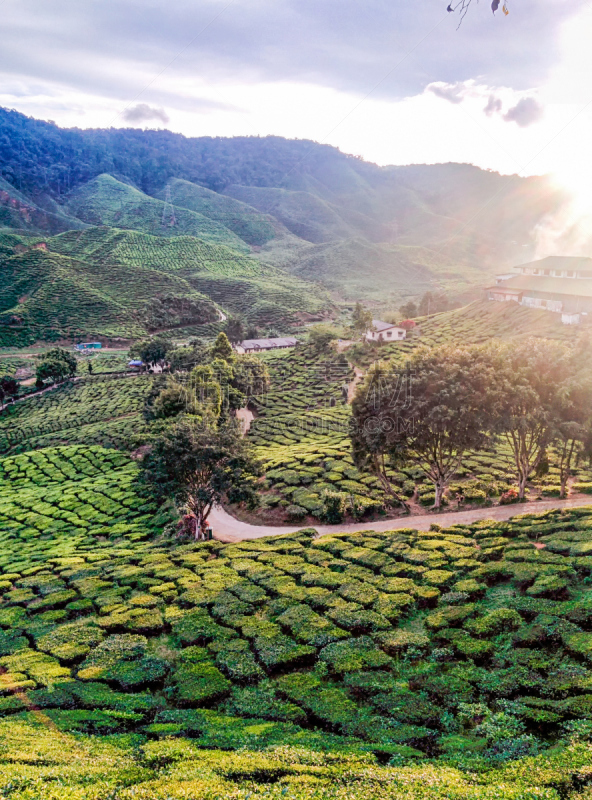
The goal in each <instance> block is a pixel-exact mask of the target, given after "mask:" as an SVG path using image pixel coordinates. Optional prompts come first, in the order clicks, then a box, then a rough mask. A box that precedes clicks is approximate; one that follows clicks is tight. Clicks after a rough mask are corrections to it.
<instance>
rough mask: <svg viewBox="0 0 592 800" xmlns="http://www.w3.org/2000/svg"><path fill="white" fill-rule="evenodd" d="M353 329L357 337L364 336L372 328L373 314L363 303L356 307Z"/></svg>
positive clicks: (353, 316)
mask: <svg viewBox="0 0 592 800" xmlns="http://www.w3.org/2000/svg"><path fill="white" fill-rule="evenodd" d="M351 327H352V330H353V332H354V334H355V335H356V336H363V335H364V334H365V333H366V331H369V330H370V329H371V328H372V312H371V311H368V309H366V308H364V306H363V305H362V304H361V303H356V305H355V306H354V310H353V313H352V324H351Z"/></svg>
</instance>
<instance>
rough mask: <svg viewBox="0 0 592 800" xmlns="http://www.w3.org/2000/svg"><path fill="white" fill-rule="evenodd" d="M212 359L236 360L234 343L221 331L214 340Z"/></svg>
mask: <svg viewBox="0 0 592 800" xmlns="http://www.w3.org/2000/svg"><path fill="white" fill-rule="evenodd" d="M211 357H212V359H215V358H220V359H222V360H223V361H233V360H234V357H235V356H234V350H233V349H232V345H231V344H230V342H229V341H228V336H227V335H226V334H225V333H224V332H223V331H221V332H220V333H219V334H218V337H217V339H216V341H215V342H214V346H213V348H212V352H211Z"/></svg>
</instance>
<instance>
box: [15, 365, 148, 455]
mask: <svg viewBox="0 0 592 800" xmlns="http://www.w3.org/2000/svg"><path fill="white" fill-rule="evenodd" d="M93 364H94V365H95V370H98V369H99V368H98V367H97V366H96V364H97V360H96V359H93ZM158 380H159V378H158V377H152V376H150V375H128V376H124V377H119V376H117V375H93V376H92V377H91V376H87V375H85V376H84V377H83V378H82V380H80V379H79V380H77V381H76V382H75V383H72V382H68V383H65V384H63V385H62V386H59V387H57V388H55V389H52V390H51V391H50V392H45V393H44V394H42V395H38V396H35V397H30V398H28V399H25V400H23V401H20V402H18V403H15V404H13V405H11V406H8V408H6V409H5V410H4V412H3V414H2V416H0V453H7V452H9V451H16V452H21V451H27V450H34V449H37V448H39V447H47V446H49V445H65V444H86V445H95V444H97V445H103V446H105V447H113V446H115V447H119V448H121V449H124V448H126V447H128V446H129V444H130V441H133V437H134V436H136V435H141V434H142V433H143V432H144V430H145V422H144V419H143V417H142V411H143V409H144V403H145V401H146V398H147V397H148V394H149V393H150V391H151V390H152V388H153V386H154V382H155V381H156V382H157V381H158Z"/></svg>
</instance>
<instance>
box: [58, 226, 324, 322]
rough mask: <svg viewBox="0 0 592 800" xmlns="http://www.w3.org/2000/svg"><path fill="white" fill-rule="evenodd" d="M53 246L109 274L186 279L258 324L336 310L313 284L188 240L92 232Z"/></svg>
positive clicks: (66, 236) (64, 238)
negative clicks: (113, 267) (114, 270)
mask: <svg viewBox="0 0 592 800" xmlns="http://www.w3.org/2000/svg"><path fill="white" fill-rule="evenodd" d="M48 246H49V247H50V249H52V250H53V249H56V250H58V251H59V252H61V253H68V254H70V255H71V256H72V257H76V258H79V259H81V260H85V261H86V262H88V263H89V264H91V265H96V267H97V268H102V269H105V270H106V269H108V268H109V265H110V264H117V265H120V266H121V267H122V268H125V269H130V270H132V269H133V270H135V269H139V268H149V269H154V270H158V271H159V272H163V273H166V274H167V275H170V276H175V277H179V278H181V277H182V278H183V280H184V281H186V282H187V283H188V284H189V286H190V287H191V289H192V290H193V291H197V292H200V293H203V294H205V295H207V296H208V297H210V298H212V299H213V300H214V301H215V302H216V303H218V304H219V305H220V306H221V307H222V308H223V309H225V310H227V311H230V312H233V313H240V314H242V315H243V316H244V317H245V319H246V320H247V321H248V322H250V323H251V324H253V325H256V326H279V327H280V328H281V327H285V326H286V325H290V324H293V323H294V322H296V321H297V320H298V319H308V318H315V317H318V316H319V315H322V313H323V312H324V311H325V310H326V309H328V308H330V307H331V302H330V299H329V297H328V295H327V293H326V292H325V291H323V290H320V289H319V288H318V287H317V286H314V285H313V284H311V283H309V282H308V281H304V280H301V279H299V278H298V277H295V276H291V275H289V274H287V273H286V272H284V271H283V270H279V269H276V268H274V267H270V266H268V265H265V264H261V263H260V262H259V261H257V260H256V259H254V258H248V257H245V256H241V255H239V254H238V253H237V252H236V251H234V250H231V249H229V248H227V247H223V246H220V245H214V244H211V243H208V242H202V241H200V240H199V239H196V238H193V237H189V236H180V237H174V238H170V239H165V238H162V237H156V236H147V235H145V234H141V233H136V232H132V231H117V230H113V229H109V228H93V229H92V230H89V231H85V232H84V233H82V234H80V233H75V232H72V233H66V234H64V235H62V236H58V237H55V239H52V240H51V241H50V242H49V244H48Z"/></svg>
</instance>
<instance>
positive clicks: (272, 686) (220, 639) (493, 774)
mask: <svg viewBox="0 0 592 800" xmlns="http://www.w3.org/2000/svg"><path fill="white" fill-rule="evenodd" d="M136 469H137V467H136V466H135V465H134V464H130V463H129V462H127V460H126V459H125V457H124V456H122V455H120V454H117V453H114V452H113V451H111V452H107V451H104V450H102V449H101V448H90V450H89V449H85V450H84V451H81V450H80V448H74V447H71V448H58V449H50V450H45V451H40V452H37V453H35V454H32V455H23V456H16V457H14V458H9V459H3V460H2V461H0V515H1V516H2V519H3V530H4V533H3V534H2V535H1V536H2V543H3V552H2V555H0V567H1V568H2V574H1V575H0V591H1V595H2V600H1V603H0V626H1V628H2V632H1V633H0V665H1V666H2V667H3V669H4V674H3V676H2V687H3V694H4V696H3V697H0V716H4V717H5V718H6V719H7V721H10V727H6V725H2V726H0V735H2V736H3V737H8V739H7V741H8V745H9V747H8V752H7V749H6V747H5V750H4V751H3V761H4V762H5V766H4V767H3V769H4V770H6V771H7V774H13V775H14V774H15V773H14V769H13V768H12V767H11V766H10V764H11V763H12V759H13V758H14V756H13V755H12V751H11V750H10V747H13V748H14V747H15V746H16V741H17V738H16V737H20V739H22V741H23V746H24V750H25V751H26V750H27V749H29V748H31V746H32V745H31V743H30V741H29V739H28V738H27V737H28V736H29V730H30V728H29V726H31V725H34V726H36V727H37V728H38V730H39V737H40V739H39V742H38V744H37V747H38V748H39V749H40V750H43V749H44V748H46V747H47V744H46V740H45V738H44V734H43V727H44V725H45V726H48V727H50V728H51V730H52V731H53V733H52V735H53V736H54V737H55V736H56V735H62V734H59V733H58V732H62V733H63V735H70V734H88V733H92V734H95V735H97V736H98V737H102V736H107V735H108V736H111V737H112V735H113V734H126V733H131V732H133V734H134V737H135V739H134V745H135V746H136V747H141V748H142V749H141V750H139V751H136V755H135V756H134V757H133V761H132V762H130V763H136V764H138V767H139V768H137V769H135V770H132V771H131V772H128V779H127V784H126V785H127V786H130V787H131V786H133V785H134V784H143V785H144V786H143V788H142V789H139V788H138V789H136V791H140V792H141V794H140V796H142V797H146V798H149V799H151V800H163V799H164V798H165V797H169V798H170V797H172V798H177V797H183V796H192V797H204V798H205V797H216V798H217V797H220V798H221V797H224V796H226V797H228V796H231V797H232V796H234V797H237V798H244V797H246V796H247V795H248V793H249V792H251V793H252V792H253V791H256V792H259V791H264V790H263V787H260V786H259V784H260V783H262V784H266V783H267V782H268V781H270V780H271V783H272V786H268V790H269V791H268V794H267V795H266V794H263V795H262V796H269V797H273V798H275V797H281V796H284V795H285V794H286V793H289V796H291V797H293V798H295V799H296V800H300V798H303V799H304V798H315V797H319V798H320V797H334V798H345V797H348V798H351V797H354V798H358V797H360V798H361V797H370V796H376V792H378V791H380V793H381V796H385V797H388V798H393V800H395V799H396V800H402V799H403V798H405V799H406V800H408V798H417V799H419V798H422V800H423V798H427V797H430V798H438V797H442V798H448V800H450V799H451V798H452V799H453V800H454V799H457V800H461V798H463V800H466V798H473V800H481V799H483V800H484V799H485V798H488V800H491V798H493V797H504V798H516V799H518V798H520V800H527V798H528V799H529V800H533V799H534V798H537V799H539V798H542V800H557V799H558V797H559V794H558V791H559V790H561V796H562V797H568V796H573V797H574V798H576V797H579V795H577V793H576V791H575V789H574V786H577V785H578V783H577V781H576V779H575V775H576V774H577V773H578V772H580V771H581V773H582V774H583V776H584V781H586V780H587V778H586V777H585V776H586V775H587V774H588V770H589V765H590V763H591V762H592V755H591V753H590V750H589V748H588V747H586V746H583V745H580V746H577V745H576V746H575V747H570V742H572V741H573V740H574V739H575V740H578V738H579V739H580V740H581V739H582V737H586V735H587V734H586V731H588V730H589V726H590V724H591V723H590V721H591V720H592V711H591V709H592V704H591V703H590V700H591V698H592V694H590V685H589V684H590V679H589V674H590V659H591V658H592V656H591V652H592V645H591V641H592V633H591V632H590V622H589V620H590V607H592V596H591V593H590V591H589V586H588V582H587V580H586V579H587V577H588V575H589V574H590V572H591V571H592V561H591V559H590V556H589V555H588V552H589V551H590V543H589V538H590V535H589V532H590V529H591V528H592V508H583V509H576V510H570V511H564V512H549V513H547V514H545V515H542V516H538V517H537V516H534V515H524V516H523V517H518V518H516V519H514V520H512V521H510V522H507V523H494V522H480V523H476V524H474V525H470V526H466V527H459V526H457V527H454V528H451V529H448V530H445V531H440V530H433V531H430V532H427V533H422V532H420V533H418V532H416V531H413V530H406V531H397V532H391V533H389V532H386V533H380V534H378V533H373V532H372V531H365V532H362V533H359V534H350V535H335V536H331V537H324V538H321V539H315V537H314V531H312V530H303V531H301V532H299V533H297V534H294V535H290V536H283V537H279V538H274V539H260V540H258V541H256V542H243V543H241V544H236V545H222V544H221V543H218V542H206V543H194V544H186V545H181V544H179V543H178V542H170V541H168V540H167V539H166V538H164V539H156V540H155V539H153V538H152V537H153V533H154V530H155V529H156V528H157V526H159V525H162V524H163V522H164V520H165V519H166V517H162V518H161V519H160V520H158V519H157V518H155V517H154V516H153V512H152V509H151V506H150V504H144V503H143V502H142V501H141V500H140V499H139V498H137V496H136V495H135V494H134V491H133V485H132V483H131V481H132V480H133V475H134V472H135V470H136ZM91 481H92V484H91V483H90V482H91ZM91 485H92V486H93V487H94V490H93V491H89V489H90V487H91ZM32 709H34V711H32ZM11 730H12V734H11V733H10V731H11ZM11 735H12V737H14V738H13V739H11ZM171 737H189V739H183V738H181V739H171ZM3 741H4V740H3ZM63 741H66V740H65V739H64V740H63ZM79 741H80V744H79V745H78V746H79V747H81V748H83V749H84V747H85V744H84V742H85V741H86V740H85V739H84V737H83V738H82V739H80V740H79ZM117 741H120V746H121V747H122V751H120V752H126V753H127V752H128V750H127V749H126V748H128V747H129V746H130V745H129V744H128V742H129V741H130V740H128V739H127V738H125V737H124V738H121V739H113V738H110V739H104V740H102V739H101V738H99V739H97V740H96V741H95V744H94V746H95V748H96V749H95V752H96V753H99V754H102V755H103V756H104V757H105V756H106V755H107V753H108V752H109V750H108V747H109V743H110V742H117ZM130 744H131V742H130ZM202 748H206V749H209V750H210V751H211V750H212V749H214V751H215V750H217V749H220V748H222V749H224V750H227V751H233V750H240V751H241V754H242V755H240V756H239V755H238V754H237V755H236V757H235V759H234V760H232V759H230V760H229V757H228V756H222V754H219V755H217V756H216V757H215V758H214V754H213V753H211V752H210V754H207V753H203V752H202ZM276 748H281V749H276ZM293 748H294V749H293ZM296 748H298V749H296ZM245 750H246V751H247V752H245ZM327 751H328V752H333V753H334V754H335V756H334V758H336V759H337V763H339V764H341V765H342V766H341V767H340V768H339V767H337V766H331V764H335V761H333V759H331V758H329V759H328V760H325V759H326V758H327V757H326V756H323V755H322V753H323V752H327ZM313 752H314V753H315V760H314V764H316V765H318V766H323V769H320V770H318V769H317V770H314V771H311V770H310V766H309V767H306V766H305V765H306V764H309V765H310V764H311V762H310V758H311V757H312V753H313ZM338 754H339V755H338ZM346 754H348V755H346ZM113 755H114V754H113ZM54 758H55V756H54ZM150 759H152V767H153V768H154V769H156V770H157V772H156V773H155V772H154V771H152V770H151V769H150V764H151V761H150ZM212 759H213V760H212ZM237 759H238V760H237ZM38 760H39V759H37V761H38ZM49 761H50V763H52V759H51V758H50V759H49ZM6 762H8V763H6ZM189 762H191V763H192V767H190V766H189ZM45 763H47V762H45ZM99 763H101V762H100V760H99V762H97V766H96V767H95V769H96V770H97V772H96V776H97V780H99V781H105V782H107V781H108V780H112V781H115V782H117V781H120V780H121V776H120V772H119V770H120V768H119V765H118V764H119V762H118V760H117V759H115V760H114V761H113V760H111V761H110V762H108V763H105V762H103V763H102V769H101V768H99V767H98V764H99ZM173 763H176V764H178V768H177V769H176V770H174V771H173V772H172V773H167V772H164V773H163V772H160V771H159V770H162V769H163V768H165V767H167V766H168V765H171V764H173ZM386 763H389V764H390V766H388V767H386V768H385V767H380V766H379V764H386ZM142 764H143V765H144V769H143V768H141V765H142ZM232 764H233V765H234V767H231V765H232ZM364 764H365V765H366V766H365V767H364ZM288 765H291V766H288ZM407 765H408V766H407ZM146 768H147V769H146ZM88 769H89V767H88V766H87V762H86V758H82V759H81V763H80V765H79V766H78V768H77V769H75V770H66V772H65V774H64V775H63V776H62V781H65V782H66V785H70V783H71V784H72V785H76V782H77V781H78V780H81V781H82V780H83V779H82V777H81V776H80V773H82V774H88ZM368 769H369V770H371V772H370V773H369V772H368V771H367V770H368ZM79 771H80V772H79ZM31 774H32V775H33V774H35V775H37V780H38V784H37V787H38V788H37V791H38V792H39V794H37V797H42V798H47V799H49V798H51V799H52V800H53V798H54V797H56V798H57V796H58V795H54V794H52V793H51V792H52V790H51V788H49V787H46V786H45V785H44V784H45V781H46V780H47V778H48V777H49V776H50V775H51V770H50V771H49V772H48V773H45V774H44V773H43V772H39V773H36V772H34V771H33V772H32V773H31ZM167 776H168V780H167V781H166V784H165V783H164V779H165V777H167ZM272 776H275V777H273V779H272ZM297 776H300V778H298V777H297ZM309 776H310V777H309ZM340 776H341V777H340ZM477 776H479V777H477ZM161 780H162V781H163V782H162V783H161V782H160V781H161ZM196 781H197V782H199V783H196ZM276 781H279V785H277V786H274V785H273V784H275V782H276ZM342 781H343V783H342ZM69 782H70V783H69ZM19 786H20V783H19V782H17V784H16V786H15V791H14V792H13V793H12V797H16V798H19V799H20V800H24V798H25V797H26V796H27V795H24V794H19V791H20V789H19V788H17V787H19ZM342 786H343V791H347V794H343V793H342V789H341V788H340V787H342ZM579 786H581V783H580V784H579ZM371 787H373V788H371ZM537 787H538V788H537ZM276 789H277V791H276ZM61 791H62V792H63V783H62V788H61ZM103 791H104V784H103ZM122 791H123V790H122ZM282 791H283V792H284V795H282V794H281V792H282ZM93 792H95V793H93ZM183 792H185V794H183ZM187 792H189V794H187ZM225 793H226V794H225ZM73 796H75V797H77V798H78V797H79V798H98V797H101V796H104V795H100V794H99V793H98V790H96V791H95V790H94V789H92V788H91V787H86V788H85V789H82V788H81V789H80V790H79V794H76V795H73ZM121 796H122V797H124V798H128V797H129V798H131V797H133V796H134V795H133V794H132V793H131V790H130V792H129V793H126V792H125V791H123V793H122V794H121ZM255 796H258V795H257V794H256V795H255ZM582 797H584V795H582Z"/></svg>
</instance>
